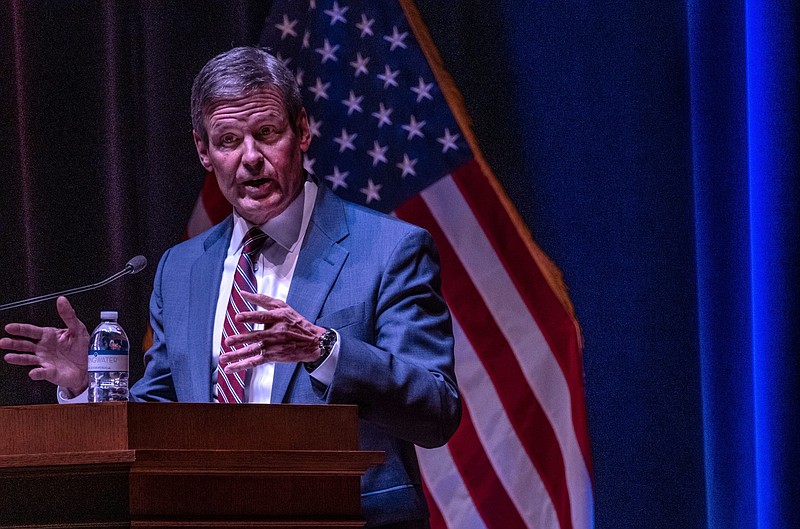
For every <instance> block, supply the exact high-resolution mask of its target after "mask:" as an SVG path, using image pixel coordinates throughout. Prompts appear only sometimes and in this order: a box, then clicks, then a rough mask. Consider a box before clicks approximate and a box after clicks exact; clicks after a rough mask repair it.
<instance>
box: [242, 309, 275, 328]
mask: <svg viewBox="0 0 800 529" xmlns="http://www.w3.org/2000/svg"><path fill="white" fill-rule="evenodd" d="M234 319H235V320H236V321H238V322H240V323H263V324H264V325H271V324H273V323H275V322H276V321H280V320H281V319H282V314H281V313H280V312H278V311H276V310H275V309H267V310H255V311H243V312H240V313H239V314H237V315H236V316H235V317H234Z"/></svg>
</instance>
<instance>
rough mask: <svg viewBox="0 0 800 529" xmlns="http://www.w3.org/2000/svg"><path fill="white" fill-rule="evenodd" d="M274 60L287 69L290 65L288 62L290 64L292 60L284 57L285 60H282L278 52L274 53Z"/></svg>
mask: <svg viewBox="0 0 800 529" xmlns="http://www.w3.org/2000/svg"><path fill="white" fill-rule="evenodd" d="M275 58H276V59H278V60H279V61H280V62H281V64H283V65H284V66H286V67H287V68H288V67H289V63H290V62H292V58H291V57H286V58H285V59H284V58H283V57H282V56H281V52H278V53H276V54H275Z"/></svg>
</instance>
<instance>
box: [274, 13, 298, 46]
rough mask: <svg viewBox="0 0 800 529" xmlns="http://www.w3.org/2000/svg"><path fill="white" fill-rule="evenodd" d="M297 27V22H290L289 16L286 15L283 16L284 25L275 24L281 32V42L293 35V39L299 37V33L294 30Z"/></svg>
mask: <svg viewBox="0 0 800 529" xmlns="http://www.w3.org/2000/svg"><path fill="white" fill-rule="evenodd" d="M296 25H297V20H292V21H290V20H289V16H288V15H286V14H284V15H283V23H282V24H275V27H276V28H278V29H279V30H280V31H281V40H283V39H285V38H286V36H287V35H291V36H292V37H296V36H297V32H296V31H295V30H294V27H295V26H296Z"/></svg>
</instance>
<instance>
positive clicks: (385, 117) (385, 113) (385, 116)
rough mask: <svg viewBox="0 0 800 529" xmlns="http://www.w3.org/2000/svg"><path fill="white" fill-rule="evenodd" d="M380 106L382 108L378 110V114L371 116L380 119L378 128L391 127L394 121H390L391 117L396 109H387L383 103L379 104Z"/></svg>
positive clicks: (374, 113)
mask: <svg viewBox="0 0 800 529" xmlns="http://www.w3.org/2000/svg"><path fill="white" fill-rule="evenodd" d="M379 106H380V108H379V109H378V111H377V112H373V113H372V114H371V115H372V117H374V118H377V119H378V128H381V127H382V126H384V125H391V124H392V120H391V119H389V116H391V115H392V112H393V111H394V109H393V108H386V107H385V106H383V103H379Z"/></svg>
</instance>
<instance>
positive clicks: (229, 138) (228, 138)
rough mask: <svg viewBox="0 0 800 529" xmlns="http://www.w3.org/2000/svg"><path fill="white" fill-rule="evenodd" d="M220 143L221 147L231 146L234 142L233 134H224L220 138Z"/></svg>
mask: <svg viewBox="0 0 800 529" xmlns="http://www.w3.org/2000/svg"><path fill="white" fill-rule="evenodd" d="M220 142H221V143H222V144H223V145H231V144H232V143H235V142H236V136H234V135H233V134H225V135H224V136H223V137H222V138H220Z"/></svg>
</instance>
